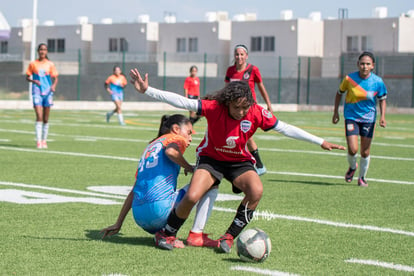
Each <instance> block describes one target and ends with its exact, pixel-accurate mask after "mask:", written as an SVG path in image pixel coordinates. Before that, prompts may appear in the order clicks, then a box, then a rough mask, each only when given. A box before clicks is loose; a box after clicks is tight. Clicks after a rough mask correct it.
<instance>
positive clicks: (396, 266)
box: [345, 259, 414, 272]
mask: <svg viewBox="0 0 414 276" xmlns="http://www.w3.org/2000/svg"><path fill="white" fill-rule="evenodd" d="M345 262H347V263H354V264H364V265H373V266H380V267H384V268H390V269H394V270H398V271H405V272H414V267H412V266H407V265H401V264H394V263H386V262H381V261H376V260H358V259H349V260H345Z"/></svg>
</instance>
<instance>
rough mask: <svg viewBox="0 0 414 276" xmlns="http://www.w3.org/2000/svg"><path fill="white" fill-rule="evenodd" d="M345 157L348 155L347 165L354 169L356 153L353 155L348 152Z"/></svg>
mask: <svg viewBox="0 0 414 276" xmlns="http://www.w3.org/2000/svg"><path fill="white" fill-rule="evenodd" d="M347 157H348V163H349V167H350V168H351V169H353V170H355V169H356V161H357V155H356V154H355V155H350V154H349V153H348V155H347Z"/></svg>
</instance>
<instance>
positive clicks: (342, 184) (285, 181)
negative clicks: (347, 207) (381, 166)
mask: <svg viewBox="0 0 414 276" xmlns="http://www.w3.org/2000/svg"><path fill="white" fill-rule="evenodd" d="M266 181H267V182H282V183H296V184H306V185H324V186H345V185H346V186H348V185H350V184H347V183H332V182H324V181H310V180H306V181H303V180H286V179H269V180H266Z"/></svg>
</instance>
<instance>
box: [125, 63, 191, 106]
mask: <svg viewBox="0 0 414 276" xmlns="http://www.w3.org/2000/svg"><path fill="white" fill-rule="evenodd" d="M130 76H131V83H132V84H133V85H134V87H135V89H136V90H137V91H138V92H139V93H142V94H145V95H148V96H150V97H151V98H154V99H156V100H158V101H161V102H164V103H168V104H170V105H172V106H174V107H177V108H182V109H187V110H189V111H195V112H196V111H198V109H199V101H198V100H193V99H188V98H185V97H183V96H181V95H178V94H177V93H173V92H169V91H163V90H159V89H156V88H153V87H150V86H148V74H145V77H144V79H143V78H142V77H141V75H140V73H139V71H138V69H136V68H135V69H132V70H131V72H130Z"/></svg>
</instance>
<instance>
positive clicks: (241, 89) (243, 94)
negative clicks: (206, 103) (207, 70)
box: [204, 81, 255, 106]
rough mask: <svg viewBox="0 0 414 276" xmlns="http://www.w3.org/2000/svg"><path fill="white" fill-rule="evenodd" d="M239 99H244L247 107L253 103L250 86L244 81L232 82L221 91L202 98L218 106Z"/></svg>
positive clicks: (227, 104)
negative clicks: (213, 101) (212, 101)
mask: <svg viewBox="0 0 414 276" xmlns="http://www.w3.org/2000/svg"><path fill="white" fill-rule="evenodd" d="M241 98H245V99H246V102H247V103H248V104H249V106H252V105H253V104H254V103H255V101H254V99H253V95H252V92H251V91H250V86H249V84H248V83H247V82H245V81H232V82H230V83H229V84H228V85H227V86H225V87H224V88H223V89H221V90H219V91H216V92H214V93H212V94H209V95H206V96H205V97H204V99H206V100H216V101H217V102H218V103H219V104H220V105H225V106H229V105H230V103H232V102H235V101H237V100H238V99H241Z"/></svg>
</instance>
